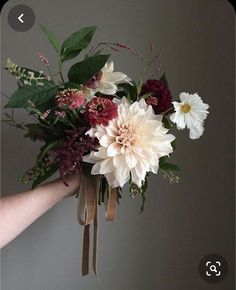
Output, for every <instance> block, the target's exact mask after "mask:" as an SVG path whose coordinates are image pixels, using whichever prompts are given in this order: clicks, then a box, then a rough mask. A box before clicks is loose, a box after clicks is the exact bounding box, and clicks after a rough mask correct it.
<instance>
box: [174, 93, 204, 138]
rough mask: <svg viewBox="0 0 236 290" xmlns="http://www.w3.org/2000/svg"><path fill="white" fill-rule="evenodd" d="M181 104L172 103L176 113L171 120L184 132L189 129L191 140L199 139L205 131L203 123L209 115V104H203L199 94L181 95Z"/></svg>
mask: <svg viewBox="0 0 236 290" xmlns="http://www.w3.org/2000/svg"><path fill="white" fill-rule="evenodd" d="M179 98H180V101H181V102H180V103H178V102H172V103H173V105H174V108H175V113H173V114H172V115H171V116H170V120H171V121H172V122H174V123H175V124H176V125H177V128H178V129H180V130H182V129H184V128H186V127H187V128H188V129H189V130H190V132H189V136H190V138H191V139H197V138H199V137H200V136H201V135H202V134H203V131H204V127H203V123H204V120H205V119H206V117H207V114H208V113H209V112H208V111H207V109H208V108H209V105H208V104H205V103H203V101H202V99H201V98H200V97H199V95H198V94H196V93H195V94H188V93H181V94H180V95H179Z"/></svg>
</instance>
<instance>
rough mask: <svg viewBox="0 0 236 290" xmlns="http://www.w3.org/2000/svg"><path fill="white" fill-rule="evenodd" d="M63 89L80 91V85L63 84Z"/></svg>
mask: <svg viewBox="0 0 236 290" xmlns="http://www.w3.org/2000/svg"><path fill="white" fill-rule="evenodd" d="M64 86H65V88H66V89H78V90H81V85H78V84H75V83H72V82H67V83H65V84H64Z"/></svg>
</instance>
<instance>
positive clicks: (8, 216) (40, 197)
mask: <svg viewBox="0 0 236 290" xmlns="http://www.w3.org/2000/svg"><path fill="white" fill-rule="evenodd" d="M67 181H68V184H69V186H68V187H67V186H65V185H64V184H63V183H62V182H61V181H60V180H55V181H53V182H50V183H47V184H45V185H42V186H40V187H38V188H36V189H34V190H31V191H27V192H22V193H19V194H16V195H13V196H9V197H4V198H2V200H1V212H0V215H1V216H0V224H1V237H0V247H3V246H5V245H6V244H8V243H9V242H10V241H11V240H13V239H14V238H15V237H16V236H18V235H19V234H20V233H21V232H22V231H24V230H25V229H26V228H27V227H28V226H29V225H30V224H32V223H33V222H34V221H35V220H36V219H37V218H39V217H40V216H41V215H42V214H44V213H45V212H46V211H47V210H49V209H50V208H52V207H53V206H54V205H55V204H56V203H58V202H59V201H60V200H62V199H64V198H65V197H67V196H69V195H71V194H72V193H74V192H75V190H76V189H77V188H78V186H79V177H78V176H75V175H74V176H70V177H69V178H68V179H67Z"/></svg>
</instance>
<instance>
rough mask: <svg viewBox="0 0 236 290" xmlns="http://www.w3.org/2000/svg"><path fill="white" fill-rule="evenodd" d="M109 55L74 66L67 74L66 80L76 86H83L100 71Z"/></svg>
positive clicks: (93, 57) (86, 60) (94, 57)
mask: <svg viewBox="0 0 236 290" xmlns="http://www.w3.org/2000/svg"><path fill="white" fill-rule="evenodd" d="M109 56H110V55H96V56H91V57H88V58H86V59H85V60H83V61H81V62H77V63H76V64H74V65H73V66H72V67H71V68H70V70H69V72H68V79H69V81H70V82H73V83H76V84H84V83H85V82H86V81H87V80H89V79H90V78H91V77H92V76H93V75H95V74H96V73H97V72H98V71H100V70H101V69H102V68H103V66H104V65H105V63H106V62H107V60H108V58H109Z"/></svg>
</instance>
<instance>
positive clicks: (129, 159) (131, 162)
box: [125, 152, 138, 169]
mask: <svg viewBox="0 0 236 290" xmlns="http://www.w3.org/2000/svg"><path fill="white" fill-rule="evenodd" d="M125 160H126V163H127V164H128V166H129V168H130V169H132V168H134V167H135V166H136V164H137V162H138V158H137V156H136V155H135V154H133V153H132V152H130V153H128V154H126V155H125Z"/></svg>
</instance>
